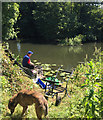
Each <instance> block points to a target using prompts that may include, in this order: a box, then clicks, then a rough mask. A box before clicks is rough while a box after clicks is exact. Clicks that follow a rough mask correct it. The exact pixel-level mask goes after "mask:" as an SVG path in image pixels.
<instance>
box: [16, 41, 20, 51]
mask: <svg viewBox="0 0 103 120" xmlns="http://www.w3.org/2000/svg"><path fill="white" fill-rule="evenodd" d="M17 49H18V52H20V50H21V45H20V43H19V42H18V43H17Z"/></svg>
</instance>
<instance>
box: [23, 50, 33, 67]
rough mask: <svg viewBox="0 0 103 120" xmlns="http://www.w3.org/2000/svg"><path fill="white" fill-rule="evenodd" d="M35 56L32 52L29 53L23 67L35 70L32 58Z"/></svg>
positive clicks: (25, 57)
mask: <svg viewBox="0 0 103 120" xmlns="http://www.w3.org/2000/svg"><path fill="white" fill-rule="evenodd" d="M32 54H33V52H32V51H28V53H27V55H25V56H24V58H23V61H22V65H23V67H27V68H29V69H34V64H33V63H32V62H31V60H30V57H31V55H32Z"/></svg>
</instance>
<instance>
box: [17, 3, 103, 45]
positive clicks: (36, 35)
mask: <svg viewBox="0 0 103 120" xmlns="http://www.w3.org/2000/svg"><path fill="white" fill-rule="evenodd" d="M100 5H101V4H99V3H73V2H65V3H62V2H60V3H59V2H56V3H55V2H44V3H20V13H21V19H20V20H19V21H18V26H19V27H20V34H19V37H20V38H24V39H25V40H24V41H26V39H27V40H28V39H29V40H30V38H31V41H32V42H42V43H46V42H47V43H57V42H59V43H66V40H65V39H68V40H69V41H68V42H67V43H70V41H71V39H72V40H74V38H75V37H76V39H77V36H80V35H83V37H82V38H81V41H80V43H81V42H91V41H101V40H102V38H103V37H102V30H103V18H102V16H103V10H102V9H100ZM77 41H79V40H78V39H77ZM72 42H73V41H72ZM77 43H78V42H77ZM70 44H71V43H70ZM74 44H75V43H74Z"/></svg>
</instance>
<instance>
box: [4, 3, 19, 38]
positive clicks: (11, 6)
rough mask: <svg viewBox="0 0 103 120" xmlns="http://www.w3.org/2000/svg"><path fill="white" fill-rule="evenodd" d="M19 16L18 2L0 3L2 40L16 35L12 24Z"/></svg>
mask: <svg viewBox="0 0 103 120" xmlns="http://www.w3.org/2000/svg"><path fill="white" fill-rule="evenodd" d="M18 16H19V4H18V3H14V2H5V3H2V38H3V40H8V39H13V38H14V37H17V31H16V29H15V28H14V24H15V23H16V22H17V19H18Z"/></svg>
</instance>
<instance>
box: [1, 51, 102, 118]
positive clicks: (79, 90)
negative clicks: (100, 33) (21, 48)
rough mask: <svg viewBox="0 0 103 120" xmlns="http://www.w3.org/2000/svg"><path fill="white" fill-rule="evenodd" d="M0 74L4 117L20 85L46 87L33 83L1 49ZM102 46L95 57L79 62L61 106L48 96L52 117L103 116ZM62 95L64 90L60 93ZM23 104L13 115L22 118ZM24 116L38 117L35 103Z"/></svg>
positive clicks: (28, 87)
mask: <svg viewBox="0 0 103 120" xmlns="http://www.w3.org/2000/svg"><path fill="white" fill-rule="evenodd" d="M2 54H3V58H2V73H3V74H2V76H0V77H1V89H2V94H1V95H0V96H1V103H0V108H1V110H0V112H1V118H10V115H9V114H10V111H9V109H8V100H9V99H10V97H11V96H12V95H14V94H15V93H17V92H18V91H19V90H21V89H24V88H25V89H32V90H37V91H39V92H41V93H43V94H44V92H43V90H42V89H41V88H40V87H39V86H38V85H36V84H34V83H33V81H32V79H30V78H28V76H27V75H26V74H25V73H23V71H22V70H20V68H19V67H18V66H16V65H15V66H13V62H11V61H10V59H9V58H8V57H7V56H6V55H5V52H4V50H3V49H2ZM102 55H103V53H101V51H100V50H97V49H96V50H95V52H94V59H92V60H90V61H87V59H85V63H83V64H79V65H78V66H77V68H76V69H75V71H74V73H73V75H72V77H71V79H70V80H69V83H68V94H69V95H70V96H71V98H69V97H68V96H66V97H64V98H63V99H62V101H61V104H60V105H59V106H57V107H56V106H55V105H54V104H55V98H53V99H52V98H49V100H48V103H49V114H48V117H49V118H63V119H67V118H102V117H103V75H102V74H103V62H102ZM61 96H63V93H62V94H61ZM21 111H22V107H21V106H20V105H18V106H17V108H16V110H15V113H14V114H13V115H12V118H18V119H19V118H20V114H21ZM24 118H36V114H35V106H34V105H32V106H30V107H29V109H28V114H27V115H25V116H24Z"/></svg>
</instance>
